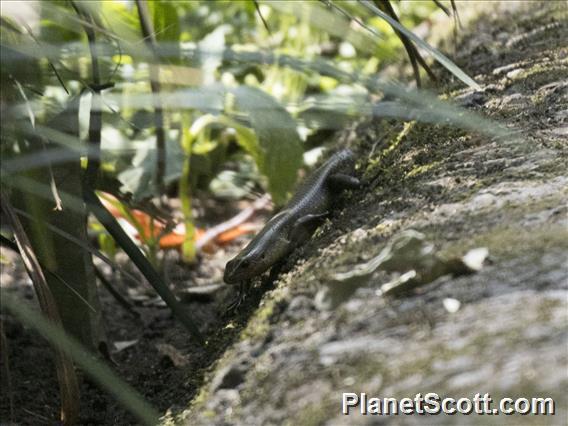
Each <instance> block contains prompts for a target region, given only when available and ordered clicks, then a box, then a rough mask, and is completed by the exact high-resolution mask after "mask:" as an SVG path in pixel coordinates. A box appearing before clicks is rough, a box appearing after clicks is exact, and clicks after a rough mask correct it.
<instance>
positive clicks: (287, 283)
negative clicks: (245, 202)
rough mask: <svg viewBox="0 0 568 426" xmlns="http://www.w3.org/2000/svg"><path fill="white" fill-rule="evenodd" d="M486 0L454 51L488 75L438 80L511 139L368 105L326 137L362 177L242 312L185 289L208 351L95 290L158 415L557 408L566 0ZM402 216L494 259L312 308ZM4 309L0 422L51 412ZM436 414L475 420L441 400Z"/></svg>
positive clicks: (89, 418) (86, 400) (397, 228)
mask: <svg viewBox="0 0 568 426" xmlns="http://www.w3.org/2000/svg"><path fill="white" fill-rule="evenodd" d="M491 4H492V8H491V10H485V11H484V10H483V9H484V8H483V7H481V6H482V5H481V6H480V5H478V6H477V7H468V8H467V9H468V10H467V11H465V12H464V13H463V15H462V20H463V23H464V27H465V28H464V30H462V32H461V35H460V36H459V37H460V40H459V41H458V44H457V48H456V53H455V56H452V57H453V58H455V60H456V62H457V63H458V65H459V66H461V67H463V68H464V69H465V70H468V72H469V73H470V74H471V75H472V76H474V78H475V79H476V81H477V82H478V83H479V84H480V85H481V87H482V89H481V90H479V91H473V90H469V89H468V90H465V89H461V87H462V85H460V84H457V83H456V82H453V81H451V80H448V81H447V82H446V87H447V90H446V92H447V95H448V96H449V97H451V98H453V99H455V101H456V102H458V103H460V104H461V105H463V106H465V107H466V108H468V109H470V110H474V111H479V112H482V113H483V114H485V115H488V116H490V117H493V118H495V119H496V120H498V121H500V122H505V123H507V126H508V127H509V128H510V129H512V130H513V132H514V137H508V138H489V137H485V136H480V135H476V134H471V133H468V132H465V131H461V130H456V129H450V128H447V127H442V126H433V125H422V124H417V123H406V124H401V123H396V122H394V121H387V120H370V119H365V120H361V121H360V122H359V123H357V124H356V125H354V126H352V127H351V128H350V129H347V130H346V131H344V132H343V133H342V134H341V135H340V136H339V137H338V138H337V141H336V146H349V147H350V148H351V149H352V150H353V151H355V153H356V155H357V157H358V158H359V161H358V173H359V175H360V176H361V178H362V181H363V183H364V187H363V188H362V189H361V190H359V191H354V192H352V193H350V194H348V195H347V196H345V197H343V198H342V200H341V201H340V202H339V204H338V205H337V209H335V211H334V213H333V214H332V216H331V217H330V218H329V220H328V221H327V222H326V223H325V224H324V225H323V226H322V227H321V228H320V229H319V230H318V231H317V233H316V235H315V237H314V238H313V240H312V241H311V242H310V243H309V244H307V245H306V246H305V247H303V248H301V249H300V250H298V251H297V252H295V253H294V254H293V255H292V256H291V258H290V259H289V260H288V262H287V263H286V264H285V265H284V266H283V267H282V268H281V272H282V274H280V275H279V276H278V274H276V273H273V274H271V276H265V277H262V278H261V279H259V280H258V281H259V282H257V286H256V288H255V290H254V291H253V293H252V296H251V297H250V298H249V299H248V300H247V301H246V303H245V305H244V306H243V307H242V308H241V309H240V310H239V311H238V313H237V314H236V316H223V313H224V307H225V306H226V304H227V303H228V301H229V300H230V299H231V297H233V295H234V292H233V289H232V288H223V287H221V288H218V289H211V291H210V293H208V294H206V295H205V296H203V295H202V296H200V297H197V296H195V295H194V296H191V297H192V299H190V296H189V295H185V296H183V297H184V298H185V300H186V303H187V306H188V308H189V309H191V310H192V312H193V313H194V316H195V317H196V320H197V321H198V323H200V324H201V328H202V330H203V331H204V332H205V334H206V335H207V339H208V347H207V349H204V350H202V349H199V348H197V347H196V346H195V345H194V344H193V343H192V342H191V340H190V339H189V338H188V335H187V333H186V332H185V331H184V330H183V329H182V328H181V327H180V326H179V325H177V324H176V323H175V322H174V321H173V319H172V317H171V315H170V313H169V311H168V310H167V309H166V308H165V307H164V306H162V305H160V303H159V302H158V301H156V299H155V298H154V297H153V296H152V293H151V292H150V291H149V290H148V288H147V286H145V285H144V284H139V285H138V286H133V285H132V284H130V287H129V288H128V293H129V295H130V296H131V297H132V299H133V300H135V302H136V309H137V311H138V312H139V313H140V318H138V319H137V318H134V317H132V316H131V315H130V314H128V313H127V312H125V311H124V310H123V309H122V308H121V307H120V306H119V305H118V304H117V303H116V301H115V300H114V299H112V298H111V297H110V296H109V295H108V294H107V293H106V292H104V291H103V290H101V295H102V297H103V306H104V311H105V318H106V323H107V328H108V330H107V331H108V335H109V341H111V342H115V343H118V344H119V346H120V347H121V350H115V349H113V348H111V354H112V359H113V360H114V362H115V365H114V369H115V371H116V372H117V373H118V374H119V375H120V376H121V377H123V378H124V379H125V380H126V381H127V382H129V383H130V384H132V385H133V386H134V387H135V388H136V389H137V390H139V391H140V392H141V393H142V394H143V395H144V396H145V397H146V398H147V399H148V401H150V402H151V403H153V404H154V405H155V406H156V407H157V408H158V409H160V410H161V411H162V412H164V413H166V412H167V415H166V422H174V421H177V422H180V423H185V424H247V425H256V424H281V423H287V424H322V423H326V424H330V425H333V424H338V425H339V424H345V423H346V419H345V417H342V416H341V414H340V398H341V393H342V392H345V391H350V392H367V393H368V394H369V395H381V396H392V397H403V396H413V395H414V394H416V393H417V392H423V393H424V392H437V393H439V394H440V395H447V396H454V397H456V398H459V397H462V396H467V397H471V396H472V395H473V394H475V393H478V392H479V393H482V394H483V393H485V392H488V393H490V394H491V396H492V397H493V398H494V399H497V398H500V397H503V396H511V397H518V396H524V397H532V396H547V397H548V396H550V397H552V398H554V399H555V401H556V403H557V413H556V415H555V416H553V417H547V418H542V417H537V416H523V417H518V416H513V417H506V418H505V417H504V416H494V417H485V418H483V423H484V424H503V423H504V422H509V423H510V424H520V423H523V424H545V423H546V424H566V420H567V419H566V416H567V410H568V401H567V398H566V392H565V389H566V388H568V375H567V374H566V365H568V334H567V330H568V328H567V325H568V305H567V295H568V292H567V290H568V282H567V281H568V271H567V269H566V254H567V249H568V243H567V241H568V231H567V226H568V222H567V214H568V208H567V206H566V200H567V195H568V190H567V188H568V185H567V183H568V178H567V177H566V166H567V161H566V160H567V155H566V154H567V148H568V143H567V141H568V113H567V108H566V105H568V83H567V81H568V48H567V46H566V43H565V42H564V44H562V41H563V40H567V39H568V18H567V16H566V11H563V10H562V9H561V8H560V7H559V6H561V2H557V3H555V2H548V3H542V4H539V3H528V2H527V3H513V2H501V3H491ZM469 9H471V10H469ZM485 9H487V8H485ZM496 17H498V19H497V18H496ZM448 49H450V50H451V49H452V47H451V46H449V47H448ZM409 229H413V230H416V231H419V232H421V233H422V234H424V236H425V238H426V240H427V241H429V242H431V243H432V244H433V245H434V247H435V251H436V253H437V254H438V255H439V256H440V257H445V258H454V257H457V256H461V255H463V254H465V253H466V252H467V251H468V250H469V249H472V248H478V247H485V248H487V249H488V252H489V257H488V259H487V260H486V262H485V264H484V266H483V268H482V269H481V270H480V271H479V272H477V273H474V274H468V275H459V276H452V275H447V274H446V275H442V276H439V277H437V278H435V279H434V280H432V281H429V282H424V283H422V285H419V286H416V287H415V288H413V289H411V290H409V291H406V292H404V294H402V295H398V296H396V297H394V296H385V295H384V294H382V293H381V292H380V291H379V290H380V289H381V286H382V285H383V284H385V283H387V282H389V281H391V280H393V279H396V278H397V277H398V276H399V275H400V272H402V271H399V273H397V272H384V271H379V272H376V273H375V274H373V275H372V276H371V278H370V279H369V280H368V281H366V282H364V283H360V284H357V285H356V286H354V287H353V288H352V289H350V291H347V292H344V293H342V294H340V295H339V296H338V297H339V299H338V305H337V306H336V307H334V308H332V309H329V307H327V308H326V306H325V303H322V300H325V299H322V297H323V296H322V295H323V294H324V293H323V292H322V289H327V290H328V292H333V291H334V289H335V287H334V283H333V282H332V281H333V280H332V279H331V278H330V277H333V276H334V274H336V273H339V272H345V271H349V270H353V268H354V266H355V265H358V264H361V263H362V262H365V261H367V260H369V259H370V258H372V257H373V256H375V255H377V254H378V253H379V252H380V251H381V249H383V248H384V247H385V245H386V244H387V243H388V241H389V240H391V239H392V238H396V236H397V235H400V233H401V232H402V231H404V230H409ZM237 250H238V244H236V245H235V246H233V247H228V248H227V250H226V251H220V252H218V253H217V254H215V255H210V256H207V261H206V262H204V263H203V264H202V265H201V266H200V267H199V268H198V269H197V270H193V271H186V270H184V269H182V268H178V267H175V265H173V264H172V265H171V267H170V269H169V270H170V271H171V274H172V275H171V278H172V279H173V282H174V283H175V285H176V290H178V293H180V294H181V293H183V292H184V291H185V290H187V283H188V282H192V283H196V284H200V285H210V284H218V283H220V282H221V274H222V268H223V266H224V263H225V262H226V260H227V259H228V258H229V257H231V256H232V255H233V254H234V253H235V252H236V251H237ZM3 255H4V256H6V257H7V258H9V259H12V260H13V262H11V263H10V264H9V265H3V267H2V277H1V278H2V286H3V291H10V292H14V293H17V294H18V295H19V296H20V297H23V298H26V299H30V300H32V299H34V295H33V290H32V287H31V285H30V284H29V282H28V280H27V278H26V277H25V273H24V272H23V269H22V266H21V265H20V264H19V263H18V262H17V261H16V260H15V259H16V258H15V256H14V255H11V254H9V253H6V252H5V251H3ZM407 266H408V265H407ZM106 272H107V273H109V271H106ZM115 278H116V280H117V282H119V283H121V281H120V279H119V277H115ZM335 284H337V283H335ZM120 286H121V287H120V288H121V289H122V290H125V287H126V285H125V284H124V283H121V284H120ZM264 291H266V293H264V294H263V292H264ZM124 293H126V291H124ZM2 320H3V330H4V333H5V335H6V341H7V346H5V344H4V343H3V345H2V350H3V351H6V352H7V353H8V355H9V361H10V362H9V366H10V382H11V383H10V387H9V388H10V389H11V392H8V386H7V383H6V380H7V377H6V374H5V370H2V380H3V381H2V394H1V398H0V419H1V422H2V423H3V424H4V423H9V421H10V419H13V420H14V421H15V422H16V423H18V424H29V425H32V424H33V425H35V424H55V423H56V422H57V418H58V413H57V410H58V403H59V401H58V387H57V382H56V379H55V372H54V369H53V368H52V364H51V362H52V361H51V354H50V350H49V348H48V346H47V345H46V344H45V343H44V342H43V340H42V339H41V338H39V337H37V336H36V335H35V334H34V333H33V332H31V331H30V330H27V329H24V328H23V327H22V326H21V325H19V324H18V323H16V322H15V321H14V320H13V319H11V318H10V317H9V316H4V315H3V316H2ZM129 344H130V345H129ZM6 347H7V350H6V349H5V348H6ZM3 366H4V364H3ZM81 391H82V394H81V401H82V416H83V417H82V423H83V424H116V425H123V424H135V423H136V421H135V419H134V418H133V417H131V416H130V415H129V414H128V413H126V412H125V411H124V410H123V409H122V408H121V407H119V406H118V405H117V403H116V402H114V401H113V400H112V398H110V397H108V396H107V395H106V394H105V393H104V392H102V391H100V390H99V389H98V388H97V387H96V386H95V385H94V384H91V383H90V382H89V381H87V380H86V381H85V383H84V384H83V386H82V389H81ZM10 397H11V399H12V402H11V403H10ZM10 407H13V413H12V414H11V413H10ZM188 407H189V408H188ZM11 416H12V417H11ZM371 420H373V419H371ZM374 420H377V419H374ZM428 420H429V419H423V418H419V417H418V416H416V417H404V418H398V419H395V418H388V419H382V420H381V421H382V422H391V423H393V424H415V423H419V422H422V421H426V422H428ZM349 421H350V423H353V422H358V423H361V424H364V423H368V422H370V419H365V418H355V419H353V418H349ZM431 423H436V424H440V423H452V424H456V423H459V424H478V423H479V419H476V418H475V417H474V416H468V417H466V416H462V417H459V418H457V417H441V416H438V417H436V418H435V420H434V421H432V422H431Z"/></svg>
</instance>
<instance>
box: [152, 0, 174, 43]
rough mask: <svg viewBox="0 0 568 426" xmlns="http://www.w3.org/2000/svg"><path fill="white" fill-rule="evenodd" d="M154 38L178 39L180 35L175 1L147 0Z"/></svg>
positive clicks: (162, 39) (161, 39)
mask: <svg viewBox="0 0 568 426" xmlns="http://www.w3.org/2000/svg"><path fill="white" fill-rule="evenodd" d="M148 6H149V9H150V12H151V13H152V21H153V24H154V32H155V34H156V40H157V41H158V42H160V41H178V40H179V36H180V25H179V18H178V13H177V10H176V7H175V2H169V1H157V0H154V1H151V2H148Z"/></svg>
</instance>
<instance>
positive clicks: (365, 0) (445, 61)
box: [359, 0, 480, 90]
mask: <svg viewBox="0 0 568 426" xmlns="http://www.w3.org/2000/svg"><path fill="white" fill-rule="evenodd" d="M359 3H361V4H362V5H363V6H365V7H366V8H367V9H369V10H370V11H371V12H373V13H374V14H376V15H377V16H379V17H381V18H382V19H384V20H385V21H387V22H388V23H389V24H391V26H392V27H393V28H396V29H398V30H399V31H400V32H401V33H403V34H404V35H405V36H406V37H408V38H409V39H410V40H412V41H413V42H414V43H416V44H417V45H418V46H420V47H421V48H422V49H424V50H426V51H427V52H428V53H430V54H431V55H432V56H433V57H434V59H436V60H437V61H438V62H439V63H440V64H442V66H444V68H446V69H447V70H448V71H450V72H451V73H452V74H453V75H455V76H456V77H457V78H459V79H460V80H461V81H463V82H464V83H465V84H467V85H468V86H469V87H471V88H473V89H478V90H479V89H480V86H479V84H477V83H476V82H475V81H474V80H473V79H472V78H471V77H470V76H468V75H467V74H466V73H465V72H463V71H462V70H461V69H460V68H459V67H458V66H457V65H456V64H454V63H453V62H452V61H451V60H450V59H449V58H448V57H446V56H445V55H444V54H442V53H441V52H440V51H439V50H437V49H434V48H433V47H432V46H430V45H429V44H428V43H426V42H425V41H424V40H422V39H421V38H420V37H418V36H416V35H415V34H414V33H413V32H412V31H409V30H408V29H406V28H405V27H404V26H403V25H401V24H400V23H399V22H397V21H396V20H394V19H393V18H391V17H390V16H389V15H387V14H386V13H384V12H383V11H382V10H380V9H379V8H378V7H376V6H375V5H374V4H373V3H371V2H370V1H369V0H359Z"/></svg>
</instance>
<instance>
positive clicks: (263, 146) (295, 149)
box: [231, 86, 303, 204]
mask: <svg viewBox="0 0 568 426" xmlns="http://www.w3.org/2000/svg"><path fill="white" fill-rule="evenodd" d="M231 93H232V94H233V95H234V96H235V98H236V99H235V103H236V106H237V107H238V108H239V109H240V110H242V111H243V112H246V113H247V114H248V117H249V120H250V124H251V126H252V128H253V129H254V131H255V133H256V136H257V138H258V142H259V147H258V148H259V149H258V150H256V149H255V147H254V144H253V143H251V141H250V140H247V139H245V140H244V141H243V142H244V143H243V144H242V146H243V148H245V149H246V150H247V151H249V152H250V153H251V154H252V156H253V157H254V158H255V161H256V162H257V165H258V168H259V170H260V172H261V173H262V174H264V175H265V176H266V177H267V178H268V190H269V191H270V194H271V195H272V198H273V200H274V202H275V203H277V204H283V203H284V201H286V195H287V193H288V191H290V190H291V189H292V187H293V185H294V183H295V182H296V176H297V172H298V169H299V168H300V166H301V165H302V153H303V149H302V143H301V141H300V136H299V135H298V132H297V130H296V122H295V121H294V119H293V118H292V117H291V116H290V114H289V113H288V111H286V109H285V108H284V107H283V106H282V105H281V104H280V103H278V101H277V100H276V99H274V98H273V97H271V96H270V95H268V94H266V93H264V92H262V91H261V90H259V89H256V88H253V87H247V86H241V87H238V88H235V89H231ZM238 132H239V130H238V129H237V133H238Z"/></svg>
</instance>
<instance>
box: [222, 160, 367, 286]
mask: <svg viewBox="0 0 568 426" xmlns="http://www.w3.org/2000/svg"><path fill="white" fill-rule="evenodd" d="M354 164H355V161H354V156H353V153H352V152H351V151H350V150H348V149H344V150H342V151H339V152H337V153H336V154H334V155H333V156H331V157H330V159H329V160H328V161H327V162H325V163H324V164H323V165H322V166H320V167H319V168H318V169H316V170H315V171H314V172H313V173H312V174H311V175H310V176H309V177H308V178H307V179H306V180H305V181H304V182H303V183H302V184H301V185H300V187H299V188H298V190H297V192H296V193H295V194H294V196H293V197H292V199H291V200H290V201H289V202H288V204H287V205H286V207H285V208H284V209H283V210H282V211H280V212H279V213H278V214H276V215H275V216H274V217H272V218H271V219H270V220H269V221H268V222H267V223H266V225H265V226H264V228H263V229H262V230H261V231H260V232H259V233H258V235H256V236H255V237H254V239H253V240H252V241H251V242H250V243H249V244H248V245H247V246H246V247H245V248H244V249H243V250H242V251H241V252H240V253H239V254H238V255H237V256H236V257H235V258H234V259H232V260H231V261H229V262H228V263H227V265H226V267H225V275H224V280H225V282H226V283H227V284H236V283H239V282H243V281H247V280H249V279H251V278H253V277H255V276H257V275H260V274H262V273H263V272H265V271H267V270H268V269H270V268H271V267H272V265H274V264H275V263H277V262H278V261H279V260H281V259H282V258H284V257H285V256H286V255H287V254H289V253H290V252H291V251H292V250H293V249H294V248H295V247H297V246H298V245H300V244H302V243H303V242H305V241H306V240H307V239H309V238H310V237H311V235H312V234H313V232H314V231H315V229H316V228H317V225H318V224H319V223H320V222H321V219H322V218H323V217H325V216H326V215H327V214H328V213H329V211H330V209H331V208H332V207H333V201H334V199H335V198H337V195H338V194H339V193H340V192H341V190H343V189H347V188H349V189H353V188H357V187H358V186H359V181H358V180H357V179H356V178H355V177H353V173H354Z"/></svg>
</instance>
